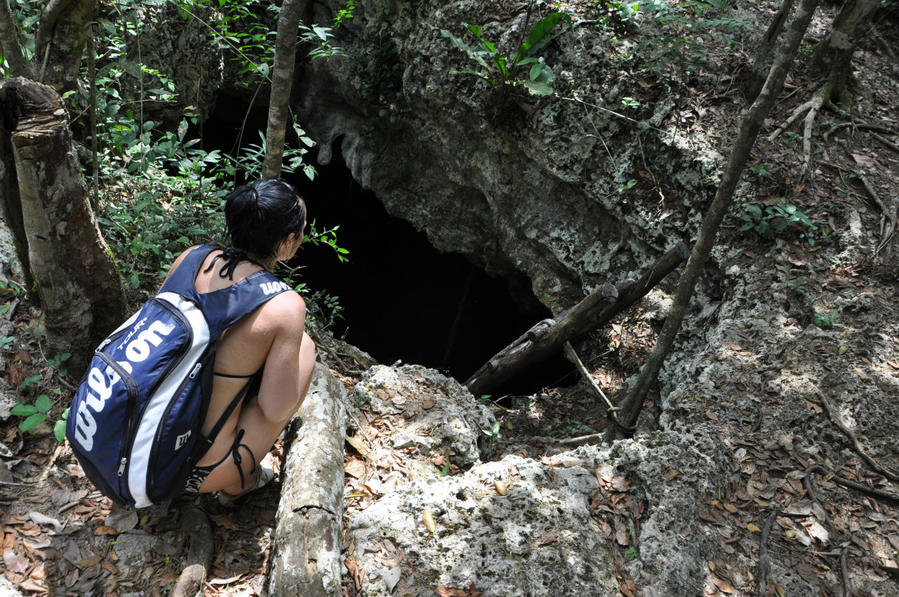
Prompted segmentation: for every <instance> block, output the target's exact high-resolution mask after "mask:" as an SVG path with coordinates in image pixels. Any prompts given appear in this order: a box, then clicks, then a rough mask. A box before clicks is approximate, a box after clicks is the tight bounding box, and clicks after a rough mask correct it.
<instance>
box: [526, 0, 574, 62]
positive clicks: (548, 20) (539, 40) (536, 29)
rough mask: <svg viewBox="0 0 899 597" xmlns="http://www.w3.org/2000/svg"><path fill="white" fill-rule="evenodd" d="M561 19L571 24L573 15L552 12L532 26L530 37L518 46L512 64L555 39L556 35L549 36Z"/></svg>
mask: <svg viewBox="0 0 899 597" xmlns="http://www.w3.org/2000/svg"><path fill="white" fill-rule="evenodd" d="M561 21H565V22H567V23H568V24H569V25H570V24H571V16H570V15H568V14H566V13H564V12H552V13H550V14H548V15H546V16H545V17H544V18H543V19H541V20H540V21H538V22H537V24H536V25H534V26H533V27H532V28H531V31H530V33H528V38H527V39H526V40H525V41H524V43H523V44H521V47H520V48H518V52H516V53H515V58H514V59H513V60H512V64H513V65H518V64H520V62H521V59H522V58H524V57H525V56H527V55H531V54H533V53H534V52H536V51H537V50H539V49H541V48H543V47H544V46H545V45H546V44H548V43H549V42H551V41H552V40H553V39H555V36H549V33H550V32H551V31H552V30H553V28H554V27H555V26H556V25H558V24H559V22H561Z"/></svg>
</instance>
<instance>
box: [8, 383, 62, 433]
mask: <svg viewBox="0 0 899 597" xmlns="http://www.w3.org/2000/svg"><path fill="white" fill-rule="evenodd" d="M51 408H53V401H52V400H50V397H49V396H47V395H46V394H41V395H40V396H38V397H37V400H35V401H34V404H25V403H23V402H19V403H18V404H16V405H15V406H14V407H13V408H12V410H10V411H9V414H11V415H15V416H17V417H24V419H23V420H22V421H21V422H20V423H19V429H20V430H21V431H22V433H25V432H26V431H30V430H32V429H34V428H35V427H37V426H38V425H40V424H41V423H43V422H44V421H45V420H47V417H48V416H49V415H50V409H51ZM68 418H69V409H65V411H63V413H62V416H61V417H60V418H59V420H57V421H56V423H54V425H53V435H54V436H55V437H56V441H58V442H59V443H63V441H65V436H66V420H67V419H68Z"/></svg>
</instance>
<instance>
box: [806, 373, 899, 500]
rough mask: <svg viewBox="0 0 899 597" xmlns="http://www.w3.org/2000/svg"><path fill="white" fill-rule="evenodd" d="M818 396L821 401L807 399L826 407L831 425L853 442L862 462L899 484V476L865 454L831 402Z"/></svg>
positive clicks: (820, 395)
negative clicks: (835, 414)
mask: <svg viewBox="0 0 899 597" xmlns="http://www.w3.org/2000/svg"><path fill="white" fill-rule="evenodd" d="M817 395H818V398H819V399H820V400H814V399H812V398H806V399H807V400H809V401H810V402H814V403H815V404H819V405H821V406H823V407H824V410H825V411H826V412H827V418H828V419H830V422H831V423H833V424H834V425H836V427H837V428H838V429H839V430H840V431H841V432H842V433H843V435H845V436H846V437H848V438H849V440H850V441H851V442H852V447H853V449H855V452H856V453H857V454H858V455H859V456H861V458H862V460H864V461H865V462H866V463H868V466H870V467H871V468H872V469H874V470H875V471H876V472H877V473H879V474H880V475H882V476H883V477H886V478H887V479H889V480H890V481H892V482H893V483H899V475H897V474H895V473H892V472H890V471H888V470H886V469H885V468H883V467H882V466H880V464H878V463H877V461H876V460H874V459H873V458H871V457H870V456H868V453H867V452H865V450H864V449H863V448H862V446H861V444H860V443H859V441H858V438H857V437H856V436H855V433H853V432H852V430H851V429H849V428H848V427H846V426H845V425H843V423H842V422H841V421H840V420H839V419H838V418H837V417H836V416H834V413H833V409H832V408H831V406H830V402H828V400H827V398H825V397H824V394H822V393H821V392H820V391H818V392H817Z"/></svg>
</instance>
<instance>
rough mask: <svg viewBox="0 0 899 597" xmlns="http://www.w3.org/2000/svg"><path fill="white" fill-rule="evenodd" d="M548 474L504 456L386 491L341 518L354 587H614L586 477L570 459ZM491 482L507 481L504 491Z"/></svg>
mask: <svg viewBox="0 0 899 597" xmlns="http://www.w3.org/2000/svg"><path fill="white" fill-rule="evenodd" d="M555 478H556V483H552V482H551V480H550V476H549V475H548V474H547V472H546V470H545V466H544V465H542V464H540V463H537V462H535V461H533V460H528V459H523V458H520V457H517V456H507V457H506V458H504V459H503V460H501V461H499V462H490V463H486V464H480V465H478V466H476V467H474V468H473V469H471V470H470V471H468V472H467V473H465V474H464V475H461V476H457V477H444V478H440V479H437V478H430V479H421V480H416V481H413V482H412V483H410V484H408V485H406V486H404V487H402V488H401V489H399V490H398V491H396V492H394V493H391V494H388V495H386V496H385V497H383V498H382V499H381V500H379V501H378V502H376V503H375V504H374V505H372V506H370V507H369V508H368V509H367V510H365V511H363V512H361V513H360V514H358V515H357V516H355V517H354V518H352V519H351V521H350V522H349V525H348V535H349V536H350V538H351V541H352V542H353V544H354V545H355V549H354V551H353V552H352V553H351V554H350V555H349V558H352V559H353V562H354V564H355V565H356V566H358V567H359V568H361V570H363V571H364V576H363V583H364V584H363V587H362V594H364V595H368V596H371V597H374V596H378V595H390V594H393V593H392V591H393V589H394V586H391V585H395V590H396V593H397V594H401V595H432V594H433V592H434V590H435V589H436V588H437V587H438V586H443V587H450V588H464V589H468V588H469V587H470V586H471V584H474V586H475V587H476V588H477V590H478V591H480V592H481V593H482V594H483V595H485V596H500V595H502V596H505V595H534V596H540V595H546V596H554V595H559V594H561V593H559V590H560V587H565V589H564V590H565V591H566V592H567V591H570V593H568V594H582V595H586V594H589V595H616V594H617V590H618V589H617V587H618V585H617V583H616V582H615V579H614V577H612V576H611V572H610V567H609V566H608V561H609V560H611V555H610V553H609V546H608V542H607V540H606V538H605V537H604V536H603V535H602V534H601V533H600V532H599V531H598V530H597V529H596V528H595V527H593V526H591V525H590V516H589V510H588V507H587V505H588V498H589V495H590V491H591V490H592V489H594V488H595V487H596V484H597V482H596V479H595V477H594V476H593V474H592V472H591V471H590V470H588V469H585V468H581V467H571V468H561V469H556V471H555ZM497 480H505V481H507V482H508V491H507V493H506V495H505V496H502V495H499V494H498V493H497V490H496V488H495V485H494V482H495V481H497ZM426 511H427V512H428V513H429V514H430V517H431V518H432V519H433V522H434V532H433V534H432V533H431V531H430V530H429V529H428V528H427V526H426V523H425V522H424V520H423V517H425V516H428V514H425V512H426ZM351 565H352V564H351ZM396 569H399V579H398V580H395V577H396V575H397V572H396Z"/></svg>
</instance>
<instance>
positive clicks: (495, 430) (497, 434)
mask: <svg viewBox="0 0 899 597" xmlns="http://www.w3.org/2000/svg"><path fill="white" fill-rule="evenodd" d="M481 431H482V432H483V433H484V435H486V436H487V437H490V438H493V439H500V438H501V437H502V436H503V434H502V428H501V426H500V424H499V421H497V422H496V423H494V424H493V426H492V427H491V428H490V429H481Z"/></svg>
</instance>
